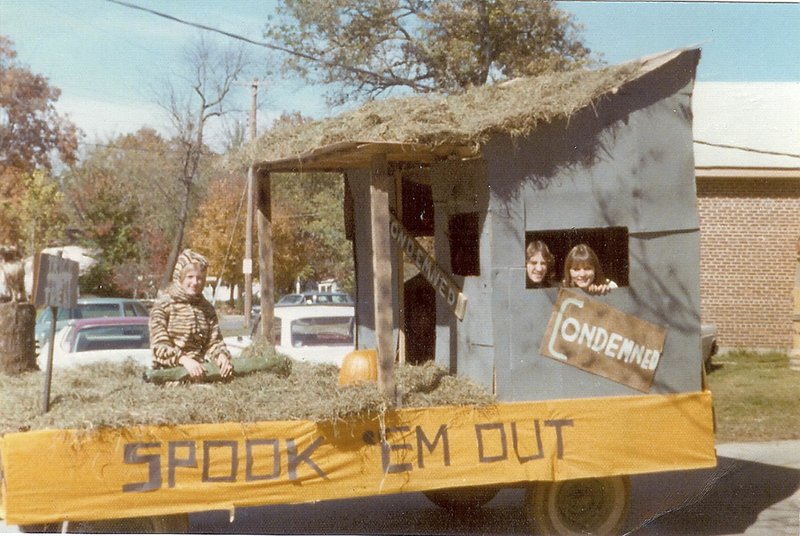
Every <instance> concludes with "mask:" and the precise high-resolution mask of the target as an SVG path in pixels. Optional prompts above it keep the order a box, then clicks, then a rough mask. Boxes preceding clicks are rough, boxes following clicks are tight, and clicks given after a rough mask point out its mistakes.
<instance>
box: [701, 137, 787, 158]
mask: <svg viewBox="0 0 800 536" xmlns="http://www.w3.org/2000/svg"><path fill="white" fill-rule="evenodd" d="M694 142H695V143H696V144H698V145H708V146H709V147H720V148H722V149H736V150H739V151H746V152H748V153H758V154H769V155H773V156H788V157H789V158H800V154H795V153H783V152H780V151H766V150H764V149H754V148H752V147H743V146H741V145H728V144H726V143H711V142H710V141H701V140H694Z"/></svg>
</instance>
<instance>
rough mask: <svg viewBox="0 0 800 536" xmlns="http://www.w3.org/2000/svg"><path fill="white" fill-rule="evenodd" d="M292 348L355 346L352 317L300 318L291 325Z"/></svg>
mask: <svg viewBox="0 0 800 536" xmlns="http://www.w3.org/2000/svg"><path fill="white" fill-rule="evenodd" d="M291 343H292V346H295V347H298V346H347V345H352V344H353V317H352V316H323V317H313V318H298V319H297V320H294V321H292V324H291Z"/></svg>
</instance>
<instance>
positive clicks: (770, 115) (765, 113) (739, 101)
mask: <svg viewBox="0 0 800 536" xmlns="http://www.w3.org/2000/svg"><path fill="white" fill-rule="evenodd" d="M692 108H693V112H694V134H693V136H694V140H695V144H694V155H695V167H696V168H697V169H698V174H702V173H703V171H704V170H710V169H717V170H724V169H730V170H732V172H733V170H739V171H736V172H735V173H739V174H741V173H740V170H742V169H748V168H750V169H753V170H758V169H775V170H779V171H786V172H788V171H791V170H799V171H800V82H698V83H696V84H695V90H694V96H693V101H692ZM787 155H794V156H787Z"/></svg>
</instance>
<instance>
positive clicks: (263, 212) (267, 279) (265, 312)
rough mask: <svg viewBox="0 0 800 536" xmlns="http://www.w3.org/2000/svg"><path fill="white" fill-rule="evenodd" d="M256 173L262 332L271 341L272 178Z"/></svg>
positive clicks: (273, 296)
mask: <svg viewBox="0 0 800 536" xmlns="http://www.w3.org/2000/svg"><path fill="white" fill-rule="evenodd" d="M253 174H254V175H256V194H257V195H256V203H257V208H258V214H257V220H258V225H257V227H258V268H259V279H258V280H259V283H260V284H261V334H262V335H263V336H264V337H265V338H266V339H267V340H268V341H269V342H270V343H271V344H275V341H273V340H272V323H273V321H274V318H275V284H274V282H275V277H274V274H273V261H272V251H273V245H272V195H271V189H272V180H271V178H270V176H269V173H260V172H257V170H255V169H254V170H253Z"/></svg>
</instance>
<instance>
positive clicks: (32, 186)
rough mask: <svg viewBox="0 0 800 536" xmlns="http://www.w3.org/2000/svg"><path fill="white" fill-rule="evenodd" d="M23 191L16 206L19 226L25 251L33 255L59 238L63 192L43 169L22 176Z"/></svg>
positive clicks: (62, 224)
mask: <svg viewBox="0 0 800 536" xmlns="http://www.w3.org/2000/svg"><path fill="white" fill-rule="evenodd" d="M23 183H24V193H23V194H22V197H21V199H20V203H19V205H18V206H17V210H16V214H18V216H19V228H20V229H21V231H22V234H23V236H24V240H23V244H24V248H23V251H25V253H26V255H34V254H36V253H37V252H39V251H41V250H42V249H44V248H46V247H47V246H49V245H52V244H53V243H55V242H58V241H59V240H61V239H62V238H63V236H64V230H65V229H66V227H67V214H66V212H65V208H64V195H63V194H62V193H61V189H60V187H59V185H58V183H57V182H56V181H54V180H53V179H52V178H51V177H50V176H48V175H47V174H46V173H45V172H44V171H43V170H37V171H34V172H33V173H29V174H27V175H25V177H24V181H23Z"/></svg>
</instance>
